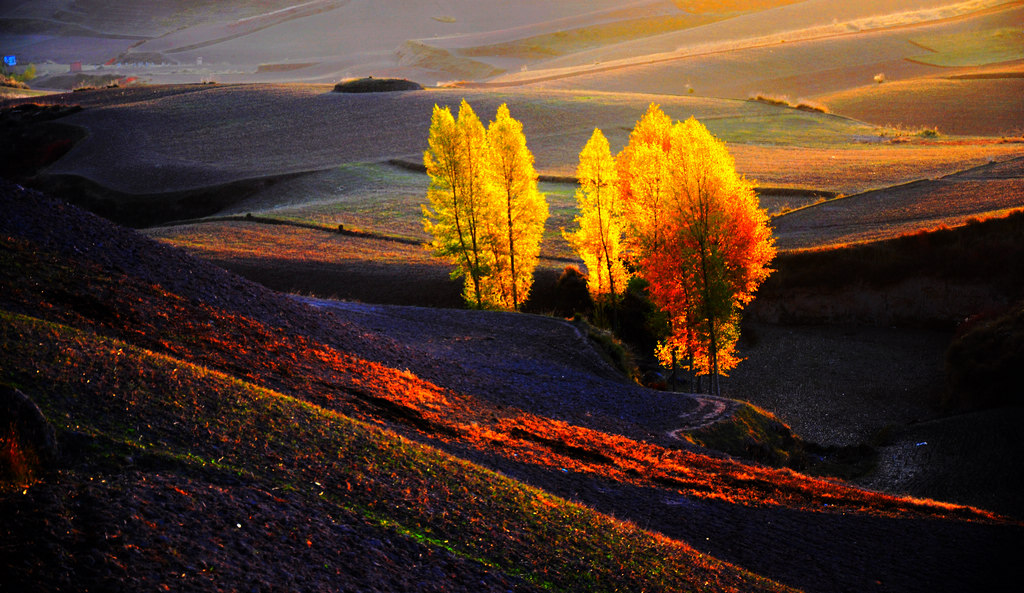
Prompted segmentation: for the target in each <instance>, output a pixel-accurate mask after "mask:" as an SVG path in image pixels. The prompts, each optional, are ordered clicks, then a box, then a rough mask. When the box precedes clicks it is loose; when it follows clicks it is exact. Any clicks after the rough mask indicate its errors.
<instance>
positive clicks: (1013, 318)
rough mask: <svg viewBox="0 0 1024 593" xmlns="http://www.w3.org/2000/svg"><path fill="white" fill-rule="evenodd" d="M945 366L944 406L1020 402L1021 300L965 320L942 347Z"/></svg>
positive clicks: (1023, 398)
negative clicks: (944, 346) (1001, 309)
mask: <svg viewBox="0 0 1024 593" xmlns="http://www.w3.org/2000/svg"><path fill="white" fill-rule="evenodd" d="M945 366H946V380H947V387H948V389H947V393H946V398H945V402H944V403H945V404H946V407H947V408H951V409H976V408H987V407H995V406H1003V405H1020V404H1022V403H1024V392H1022V391H1021V389H1020V369H1021V368H1024V301H1020V302H1018V303H1017V304H1016V305H1014V306H1012V307H1009V308H1008V309H1006V310H1004V311H1002V312H997V313H989V314H982V315H980V316H978V317H975V318H972V319H969V320H968V321H967V322H965V323H964V324H963V325H962V326H961V328H960V330H959V331H958V333H957V336H956V337H955V338H954V339H953V342H952V343H951V344H950V346H949V349H948V350H947V351H946V361H945Z"/></svg>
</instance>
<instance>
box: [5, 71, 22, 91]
mask: <svg viewBox="0 0 1024 593" xmlns="http://www.w3.org/2000/svg"><path fill="white" fill-rule="evenodd" d="M0 86H6V87H10V88H12V89H27V88H28V85H27V84H25V83H24V82H21V81H20V80H16V79H15V78H14V77H12V76H8V75H6V74H0Z"/></svg>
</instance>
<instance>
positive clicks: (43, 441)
mask: <svg viewBox="0 0 1024 593" xmlns="http://www.w3.org/2000/svg"><path fill="white" fill-rule="evenodd" d="M56 457H57V441H56V435H55V433H54V430H53V427H52V426H51V425H50V424H49V422H47V421H46V418H45V417H44V416H43V413H42V412H41V411H40V410H39V408H38V407H37V406H36V404H35V402H33V401H32V400H31V399H29V398H28V397H27V396H26V395H25V394H23V393H21V392H20V391H18V390H17V389H12V388H10V387H6V386H0V483H2V484H4V485H8V484H12V485H15V486H20V485H24V484H27V483H29V482H31V481H32V480H33V479H34V477H35V476H36V475H37V474H39V473H41V472H42V471H43V470H45V468H46V466H47V465H50V464H52V463H53V462H54V461H55V459H56Z"/></svg>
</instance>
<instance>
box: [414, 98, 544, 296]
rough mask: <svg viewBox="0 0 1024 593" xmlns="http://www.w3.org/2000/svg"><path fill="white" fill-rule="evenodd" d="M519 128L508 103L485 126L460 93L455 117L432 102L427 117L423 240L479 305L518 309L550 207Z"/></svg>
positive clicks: (466, 293) (527, 293) (532, 267)
mask: <svg viewBox="0 0 1024 593" xmlns="http://www.w3.org/2000/svg"><path fill="white" fill-rule="evenodd" d="M522 130H523V126H522V124H521V123H520V122H518V121H516V120H515V119H513V118H512V117H511V115H510V114H509V111H508V107H507V106H506V105H502V106H501V107H500V108H499V109H498V114H497V117H496V119H495V120H494V121H492V122H491V124H490V126H489V128H488V129H487V130H485V129H484V127H483V124H481V123H480V119H479V118H477V116H476V113H474V112H473V109H472V108H471V107H470V106H469V104H468V103H467V102H466V101H465V100H463V101H462V104H461V105H460V107H459V117H458V119H457V120H456V119H454V118H453V117H452V114H451V111H450V110H449V109H448V108H447V107H445V108H443V109H442V108H440V107H438V106H436V105H435V106H434V113H433V116H432V117H431V124H430V135H429V138H428V145H429V148H428V150H427V151H426V152H425V153H424V155H423V162H424V164H425V166H426V168H427V173H428V174H429V175H430V180H431V181H430V187H429V188H428V189H427V199H428V205H425V206H424V207H423V226H424V229H425V230H426V231H427V233H429V234H430V235H431V236H432V240H431V243H430V244H429V246H428V247H429V248H430V249H431V250H432V252H433V253H434V255H435V256H437V257H444V258H447V259H448V260H450V261H451V262H452V264H454V265H455V269H454V271H453V272H452V277H453V278H455V277H459V276H465V278H466V283H465V287H464V289H463V296H464V298H465V300H466V302H467V303H468V304H470V305H471V306H475V307H478V308H483V307H488V308H491V307H496V308H505V309H513V310H515V309H518V308H519V307H520V306H521V305H522V303H523V301H525V300H526V298H527V296H528V295H529V292H530V287H531V286H532V284H533V272H534V269H535V268H536V266H537V259H538V256H539V253H540V239H541V236H542V235H543V231H544V222H545V220H547V216H548V207H547V202H546V201H545V200H544V196H543V195H542V194H540V193H539V192H538V191H537V173H536V171H535V170H534V167H533V155H532V154H531V153H530V151H529V149H527V148H526V139H525V137H524V136H523V131H522Z"/></svg>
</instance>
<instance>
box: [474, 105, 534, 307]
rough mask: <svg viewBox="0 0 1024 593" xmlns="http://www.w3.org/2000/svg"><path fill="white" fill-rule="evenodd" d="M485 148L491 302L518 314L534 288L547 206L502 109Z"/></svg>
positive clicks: (519, 129)
mask: <svg viewBox="0 0 1024 593" xmlns="http://www.w3.org/2000/svg"><path fill="white" fill-rule="evenodd" d="M487 144H488V150H487V155H488V159H487V171H488V182H489V187H488V190H489V195H490V199H491V200H492V201H493V203H494V204H493V205H494V214H495V216H494V217H493V218H492V220H491V228H490V230H489V237H490V249H491V251H492V258H491V259H492V261H493V264H492V269H491V276H490V279H489V282H488V285H489V288H490V300H491V301H493V302H494V303H495V304H497V305H498V306H500V307H501V308H504V309H511V310H517V309H519V307H520V306H521V305H522V303H523V302H524V301H525V300H526V298H527V297H528V296H529V293H530V287H531V286H532V285H533V272H534V269H535V268H536V267H537V259H538V256H539V255H540V240H541V237H542V236H543V234H544V222H545V221H546V220H547V218H548V204H547V201H546V200H545V199H544V195H543V194H541V193H540V192H539V191H537V172H536V170H534V167H533V154H531V153H530V150H529V149H528V148H527V147H526V137H525V136H524V135H523V124H522V123H520V122H519V121H517V120H515V119H513V118H512V116H511V114H510V113H509V110H508V106H507V105H505V104H502V105H501V107H499V108H498V113H497V115H496V117H495V120H494V121H492V122H491V124H490V126H488V128H487Z"/></svg>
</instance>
